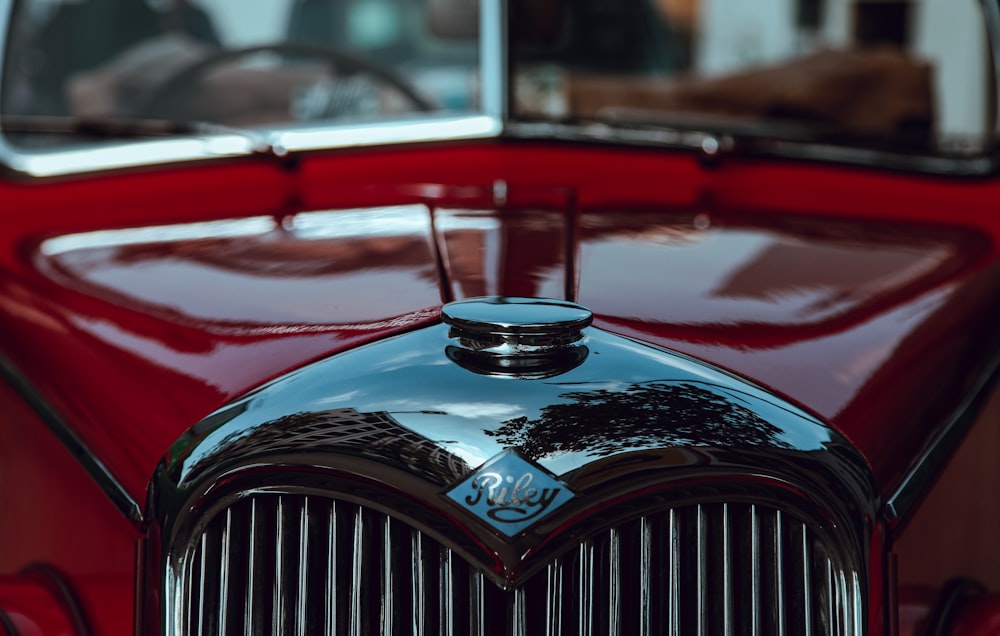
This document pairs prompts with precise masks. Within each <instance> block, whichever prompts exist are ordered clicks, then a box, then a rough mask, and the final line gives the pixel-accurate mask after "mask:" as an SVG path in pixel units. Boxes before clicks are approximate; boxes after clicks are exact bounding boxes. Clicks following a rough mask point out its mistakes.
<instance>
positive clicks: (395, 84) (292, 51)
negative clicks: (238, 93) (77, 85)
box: [133, 42, 435, 119]
mask: <svg viewBox="0 0 1000 636" xmlns="http://www.w3.org/2000/svg"><path fill="white" fill-rule="evenodd" d="M258 53H273V54H276V55H280V56H283V57H290V58H312V59H318V60H322V61H325V62H326V63H327V64H328V65H329V67H330V68H331V69H332V70H336V71H338V73H339V75H340V76H341V77H346V78H350V77H353V76H354V75H355V74H358V73H363V74H365V75H368V76H371V77H374V78H375V79H377V80H378V81H380V82H382V83H384V84H387V85H389V86H391V87H392V88H394V89H395V90H396V91H398V92H399V94H400V95H402V96H403V97H404V98H405V99H406V100H407V101H408V102H409V103H410V104H412V106H413V107H414V109H415V110H418V111H430V110H434V109H435V106H434V104H432V103H431V102H430V101H429V100H428V99H427V98H425V97H424V96H422V95H420V94H419V93H418V92H417V90H416V89H415V88H414V87H413V86H412V85H411V84H410V83H409V82H408V81H407V80H406V79H404V78H403V77H402V76H401V75H400V74H398V73H396V72H395V71H393V70H392V69H389V68H386V67H385V66H383V65H382V64H379V63H377V62H374V61H372V60H370V59H368V58H365V57H362V56H359V55H355V54H353V53H348V52H345V51H341V50H338V49H335V48H331V47H326V46H319V45H314V44H304V43H299V42H275V43H272V44H262V45H258V46H248V47H242V48H235V49H220V50H218V51H214V52H212V53H211V54H209V55H208V56H207V57H205V58H202V59H200V60H198V61H196V62H194V63H193V64H189V65H187V66H185V67H184V68H182V69H180V70H179V71H176V72H174V74H173V75H171V76H170V77H168V78H167V80H166V81H164V82H162V83H161V84H160V85H159V86H158V87H156V89H154V90H153V91H151V93H150V94H149V95H148V96H147V97H146V99H145V100H143V101H142V102H141V103H140V104H139V105H138V106H137V107H136V108H135V110H134V113H133V114H134V116H135V117H138V118H155V117H157V116H158V115H162V114H163V113H166V112H169V108H170V106H171V105H173V104H175V103H177V102H178V101H179V100H181V99H182V98H183V97H184V96H186V95H190V94H191V93H192V91H194V90H195V89H196V88H197V84H198V81H199V80H201V78H202V77H204V76H205V75H206V74H207V73H208V72H209V71H211V70H212V69H213V68H215V67H217V66H219V65H221V64H226V63H228V62H232V61H234V60H238V59H240V58H243V57H248V56H251V55H256V54H258ZM167 118H168V119H169V118H170V117H167Z"/></svg>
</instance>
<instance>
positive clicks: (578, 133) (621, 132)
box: [503, 121, 1000, 177]
mask: <svg viewBox="0 0 1000 636" xmlns="http://www.w3.org/2000/svg"><path fill="white" fill-rule="evenodd" d="M720 134H722V133H719V132H709V131H698V130H679V129H672V128H665V127H662V126H632V127H627V128H626V127H620V126H619V127H615V126H612V125H610V124H607V123H596V122H595V123H586V122H585V123H573V124H565V123H559V122H534V121H533V122H523V121H509V122H507V123H506V125H505V126H504V129H503V137H505V138H510V139H530V140H538V141H566V142H573V141H576V142H589V143H598V144H614V145H620V146H634V147H651V148H673V149H677V150H692V151H696V152H700V151H701V149H702V147H703V143H704V142H705V141H706V140H709V139H718V138H719V136H720ZM722 135H723V137H724V138H727V139H730V138H729V137H728V136H726V135H724V134H722ZM731 146H732V150H729V151H727V152H728V153H731V154H745V155H748V156H754V157H759V156H763V157H774V158H778V159H798V160H803V161H817V162H823V163H834V164H845V165H854V166H861V167H865V168H874V169H885V170H896V171H901V172H912V173H917V174H938V175H949V176H961V177H980V176H987V175H991V174H994V173H995V172H997V170H998V169H1000V157H998V155H997V154H996V152H995V151H994V154H989V155H976V156H970V157H935V156H932V155H915V154H901V153H893V152H886V151H880V150H871V149H867V148H852V147H848V146H833V145H829V144H821V143H807V142H795V141H786V140H777V139H766V138H761V139H749V138H741V139H739V140H736V141H732V144H731Z"/></svg>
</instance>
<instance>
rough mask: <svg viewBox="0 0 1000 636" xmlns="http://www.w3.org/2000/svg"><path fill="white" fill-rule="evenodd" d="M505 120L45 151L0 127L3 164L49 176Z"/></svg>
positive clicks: (463, 119)
mask: <svg viewBox="0 0 1000 636" xmlns="http://www.w3.org/2000/svg"><path fill="white" fill-rule="evenodd" d="M502 130H503V123H502V121H501V120H500V119H498V118H496V117H489V116H484V115H478V114H475V115H459V116H456V115H446V116H437V117H426V116H425V117H423V118H420V119H412V120H394V121H390V122H373V123H366V124H362V125H358V124H354V125H338V126H324V127H322V128H320V127H314V128H296V129H285V130H274V131H259V133H258V131H247V132H246V134H239V135H234V134H220V135H205V136H199V137H182V138H177V139H152V140H140V141H135V140H129V141H109V142H107V143H104V144H101V145H88V146H78V147H73V148H68V149H65V150H48V151H46V152H25V151H18V150H17V149H16V148H14V147H13V146H12V145H11V144H10V143H9V142H8V141H7V140H6V138H5V137H4V136H3V134H2V129H0V165H2V166H5V167H6V168H7V169H9V170H11V171H13V172H14V173H15V174H19V175H21V176H24V177H28V178H50V177H62V176H71V175H77V174H87V173H97V172H106V171H114V170H122V169H130V168H142V167H152V166H158V165H167V164H176V163H193V162H199V161H215V160H219V159H234V158H240V157H252V156H260V155H262V154H263V155H267V154H268V153H270V154H272V155H274V156H276V157H286V156H287V153H289V152H306V151H313V150H340V149H347V148H358V147H372V146H388V145H404V144H415V143H431V142H445V141H471V140H476V139H489V138H494V137H497V136H499V135H500V133H501V132H502Z"/></svg>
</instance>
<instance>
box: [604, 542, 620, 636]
mask: <svg viewBox="0 0 1000 636" xmlns="http://www.w3.org/2000/svg"><path fill="white" fill-rule="evenodd" d="M621 561H622V555H621V531H620V530H619V529H618V528H612V529H611V530H610V532H609V534H608V632H607V633H608V636H620V634H621V617H622V598H621V594H622V590H621V586H622V581H621V577H622V573H621Z"/></svg>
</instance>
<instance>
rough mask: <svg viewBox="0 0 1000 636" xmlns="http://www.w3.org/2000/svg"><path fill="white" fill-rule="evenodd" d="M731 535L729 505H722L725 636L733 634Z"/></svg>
mask: <svg viewBox="0 0 1000 636" xmlns="http://www.w3.org/2000/svg"><path fill="white" fill-rule="evenodd" d="M731 534H732V528H731V527H730V525H729V504H722V630H723V633H724V634H725V636H732V633H733V597H732V578H733V577H732V568H733V564H732V555H731V548H732V546H731V537H730V535H731Z"/></svg>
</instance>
